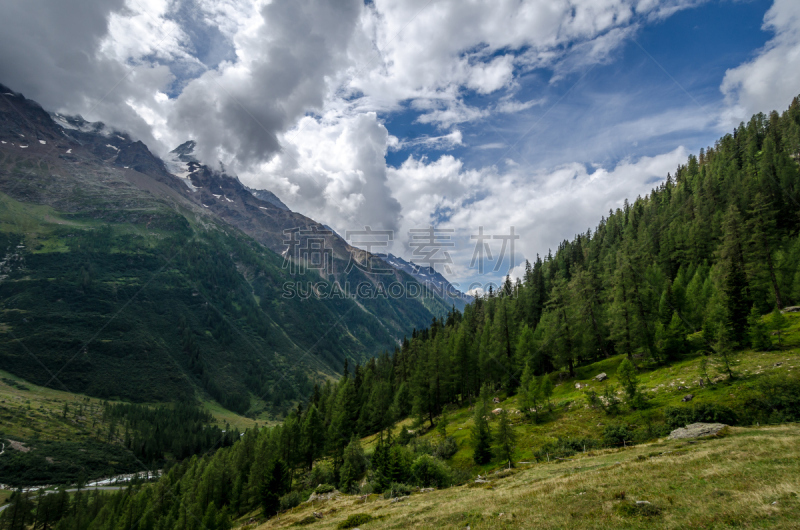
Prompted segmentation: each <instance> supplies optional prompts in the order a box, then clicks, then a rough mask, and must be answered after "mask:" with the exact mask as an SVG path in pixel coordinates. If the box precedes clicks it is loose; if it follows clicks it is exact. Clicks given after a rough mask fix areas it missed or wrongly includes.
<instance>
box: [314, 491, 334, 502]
mask: <svg viewBox="0 0 800 530" xmlns="http://www.w3.org/2000/svg"><path fill="white" fill-rule="evenodd" d="M339 495H341V493H339V491H338V490H333V491H329V492H328V493H312V494H311V496H310V497H309V498H308V502H311V501H329V500H331V499H335V498H336V497H338V496H339Z"/></svg>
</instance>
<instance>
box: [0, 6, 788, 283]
mask: <svg viewBox="0 0 800 530" xmlns="http://www.w3.org/2000/svg"><path fill="white" fill-rule="evenodd" d="M6 10H7V16H5V17H3V18H2V19H0V81H2V82H3V83H5V84H7V85H8V86H10V87H12V88H13V89H15V90H18V91H21V92H23V93H24V94H25V95H26V96H28V97H30V98H32V99H35V100H37V101H39V102H40V103H41V104H42V105H44V106H45V108H48V109H51V110H56V111H59V112H62V113H67V114H83V115H84V116H85V117H86V118H87V119H90V120H102V121H104V122H106V123H107V124H110V125H112V126H114V127H116V128H118V129H120V130H122V131H126V132H128V133H130V134H131V135H132V136H133V137H135V138H137V139H140V140H142V141H144V142H145V143H146V144H147V145H148V146H149V147H150V148H151V149H152V150H153V151H155V152H156V153H158V154H160V155H165V154H166V153H167V152H168V151H169V150H171V149H172V148H174V147H175V146H177V145H179V144H181V143H183V142H184V141H186V140H187V139H193V140H195V141H196V142H197V146H198V147H197V155H198V156H199V157H200V158H201V159H202V160H203V161H205V162H206V163H208V164H210V165H215V166H216V165H217V164H218V163H219V162H222V163H223V164H224V166H225V167H226V168H228V170H229V171H230V172H233V173H235V174H237V175H238V176H239V178H240V179H241V180H242V181H243V182H245V183H246V184H248V185H249V186H251V187H256V188H263V189H269V190H271V191H273V192H274V193H276V194H277V195H278V196H279V197H280V198H281V199H282V200H283V201H284V202H285V203H286V204H287V205H288V206H289V207H290V208H292V209H294V210H296V211H299V212H302V213H304V214H306V215H308V216H309V217H311V218H314V219H316V220H318V221H320V222H323V223H325V224H327V225H329V226H331V227H333V228H334V229H335V230H336V231H337V232H339V233H346V232H347V231H348V230H359V229H363V228H364V227H365V226H371V227H372V228H373V229H376V230H377V229H383V230H394V231H395V234H396V235H395V238H394V246H393V248H391V249H390V250H391V251H392V252H393V253H394V254H397V255H400V256H402V257H405V258H406V259H414V255H413V252H412V250H413V249H412V248H411V247H410V246H409V245H408V241H409V237H408V234H409V230H411V229H415V228H423V227H427V226H430V225H435V226H437V227H439V228H442V229H446V230H452V231H453V232H452V233H453V234H454V237H455V238H456V240H457V241H458V243H459V245H458V246H457V247H456V248H454V249H450V256H451V260H452V265H451V267H450V269H451V272H450V273H447V275H448V276H449V277H450V278H451V279H453V280H455V281H457V282H458V283H459V284H460V285H461V286H462V287H463V286H467V285H469V284H470V283H471V282H473V281H479V282H480V281H484V282H488V281H495V282H497V281H499V280H500V278H501V277H502V275H504V274H506V273H509V272H510V273H511V274H512V275H518V274H519V273H520V270H521V268H520V263H522V262H523V261H524V259H525V258H528V259H534V258H535V256H536V254H537V253H538V254H542V255H544V254H546V253H547V251H548V249H549V248H555V247H556V246H557V245H558V243H559V242H560V241H562V240H564V239H571V238H572V237H573V236H574V235H575V234H576V233H577V232H584V231H585V230H586V229H587V228H590V227H594V226H596V224H597V222H598V220H599V219H600V216H601V215H603V214H605V213H606V212H608V210H609V209H613V208H616V207H618V206H620V205H621V204H622V202H623V201H624V199H626V198H629V199H634V198H635V197H636V196H638V195H643V194H646V193H647V192H648V191H649V190H650V189H651V188H652V187H654V186H655V185H657V184H658V183H659V182H661V181H662V180H663V179H664V178H666V175H667V172H670V171H674V169H675V168H676V167H677V166H678V165H679V164H681V163H684V162H685V160H686V157H687V156H688V155H689V154H690V153H696V152H697V151H699V149H700V148H701V147H705V146H707V145H712V144H713V143H714V141H715V140H717V139H718V138H719V137H720V136H721V135H723V134H725V133H727V132H730V131H731V130H732V129H733V127H734V126H735V125H736V124H737V123H738V122H739V121H740V120H746V119H748V118H749V116H750V115H751V114H753V113H755V112H769V111H771V110H773V109H777V110H779V111H780V110H783V109H785V108H786V107H787V106H788V105H789V103H790V102H791V100H792V98H793V97H794V96H796V95H798V93H800V2H798V1H797V0H757V1H733V0H468V1H467V0H373V1H370V2H364V1H363V0H338V1H336V2H332V1H331V0H135V1H134V0H64V1H63V2H60V3H57V4H53V3H52V2H49V0H8V2H7V6H6ZM31 36H34V37H35V38H33V39H32V38H31ZM32 65H35V68H34V67H32ZM512 226H513V227H514V228H515V231H516V233H517V234H519V237H520V238H519V240H518V241H517V246H516V253H515V259H514V260H513V263H512V262H511V261H510V260H508V259H507V260H506V262H505V263H503V266H502V267H500V269H499V270H498V271H496V272H495V271H493V270H492V269H493V268H494V267H490V268H489V269H490V270H491V272H489V273H484V274H481V273H479V271H478V270H477V269H476V268H475V267H470V261H471V258H472V255H473V253H474V244H473V242H472V240H471V239H470V236H471V235H474V234H476V233H477V232H478V230H479V229H480V227H483V229H484V231H485V233H489V234H493V235H502V234H507V233H508V232H509V230H510V227H512ZM491 242H492V244H493V245H497V247H496V248H495V249H494V252H495V255H496V254H497V253H498V252H499V250H500V249H499V244H500V240H491ZM512 266H513V267H512ZM515 267H516V268H515Z"/></svg>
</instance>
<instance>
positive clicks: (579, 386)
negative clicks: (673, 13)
mask: <svg viewBox="0 0 800 530" xmlns="http://www.w3.org/2000/svg"><path fill="white" fill-rule="evenodd" d="M585 386H586V385H582V384H580V383H575V388H577V389H578V390H580V389H581V388H583V387H585Z"/></svg>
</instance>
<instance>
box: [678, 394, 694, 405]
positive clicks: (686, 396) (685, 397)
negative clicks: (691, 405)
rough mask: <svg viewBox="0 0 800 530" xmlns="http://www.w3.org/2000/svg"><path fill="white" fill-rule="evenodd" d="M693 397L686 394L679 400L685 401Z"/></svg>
mask: <svg viewBox="0 0 800 530" xmlns="http://www.w3.org/2000/svg"><path fill="white" fill-rule="evenodd" d="M693 399H694V396H693V395H692V394H686V395H685V396H683V399H682V400H681V401H683V402H684V403H685V402H687V401H691V400H693Z"/></svg>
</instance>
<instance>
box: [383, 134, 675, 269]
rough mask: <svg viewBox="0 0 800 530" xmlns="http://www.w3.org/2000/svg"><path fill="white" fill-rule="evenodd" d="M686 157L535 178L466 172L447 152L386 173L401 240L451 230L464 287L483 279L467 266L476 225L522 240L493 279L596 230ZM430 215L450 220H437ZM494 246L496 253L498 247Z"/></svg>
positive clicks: (575, 168) (575, 167)
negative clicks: (413, 233) (415, 232)
mask: <svg viewBox="0 0 800 530" xmlns="http://www.w3.org/2000/svg"><path fill="white" fill-rule="evenodd" d="M687 156H688V151H687V150H686V148H684V147H678V148H676V149H674V150H673V151H670V152H668V153H664V154H661V155H657V156H653V157H641V158H639V159H637V160H625V161H623V162H620V163H619V164H617V165H616V166H614V167H612V168H608V169H607V168H602V167H599V168H594V169H593V170H589V169H587V167H586V166H585V165H583V164H575V163H573V164H565V165H563V166H561V167H558V168H556V169H555V170H552V171H547V172H541V173H538V174H536V175H533V176H531V175H529V174H528V173H526V172H525V171H522V170H520V169H519V168H511V169H510V170H509V171H506V172H500V171H498V170H497V169H496V168H483V169H480V170H467V169H465V168H464V166H463V164H462V163H461V161H459V160H458V159H455V158H454V157H452V156H450V155H443V156H442V157H440V158H439V159H438V160H436V161H433V162H428V161H427V160H424V159H414V158H409V159H408V160H407V161H406V162H405V163H404V164H402V165H401V166H400V167H399V168H397V169H391V170H390V171H389V186H390V187H391V188H392V190H393V191H394V193H395V196H396V197H397V198H398V200H399V201H400V204H401V205H402V207H403V220H402V227H401V235H402V234H407V232H408V230H410V229H412V228H420V227H427V226H429V225H431V224H434V225H436V226H438V227H441V228H448V229H453V230H455V231H456V234H457V235H458V240H459V241H460V242H461V245H460V246H459V248H457V249H455V250H454V251H453V252H452V253H451V254H452V255H453V258H454V261H455V262H456V267H455V270H454V278H455V279H456V280H459V281H461V282H462V285H466V284H465V282H467V281H468V280H476V279H480V277H479V276H478V275H477V272H478V271H477V270H476V269H474V268H473V269H470V268H469V267H468V265H469V263H470V261H471V258H472V255H473V252H474V241H471V240H470V238H469V236H470V235H474V234H476V233H477V231H478V229H479V227H483V228H484V233H486V234H493V235H498V234H506V235H507V234H509V232H510V228H511V227H512V226H513V227H514V228H515V232H516V233H517V234H519V235H520V240H519V241H518V242H517V247H516V260H515V263H513V264H511V263H508V261H506V262H505V263H504V264H503V267H502V268H501V270H500V271H499V272H498V273H495V275H494V276H495V278H494V279H496V276H497V275H498V274H499V275H504V274H506V273H507V272H509V267H510V266H512V265H513V266H519V264H520V263H523V262H524V259H525V258H527V259H531V260H532V259H535V256H536V254H537V253H540V254H546V253H547V251H548V249H551V248H555V247H556V246H557V245H558V244H559V243H560V242H561V241H562V240H564V239H571V238H572V237H573V236H574V235H576V234H578V233H583V232H586V230H587V229H588V228H592V227H594V226H596V224H597V221H598V219H599V218H600V216H601V215H605V214H606V213H607V212H608V210H609V209H616V208H618V207H620V206H621V205H622V201H623V199H624V198H625V197H636V196H637V195H645V194H647V193H649V192H650V190H651V189H652V188H653V187H655V186H657V185H658V184H659V183H660V182H662V181H663V180H665V179H666V176H667V173H668V172H670V171H673V170H674V169H675V168H676V167H677V166H678V165H679V164H681V163H685V161H686V157H687ZM434 212H447V215H446V216H444V217H442V216H441V215H440V216H438V217H437V216H436V215H434ZM398 239H400V240H402V237H401V238H398ZM406 240H407V239H406ZM492 244H493V245H495V246H494V250H493V252H494V253H495V255H497V254H499V252H500V243H499V242H493V243H492ZM508 257H509V256H508V255H507V256H506V259H508ZM487 272H488V271H487ZM518 273H519V270H517V271H516V273H515V274H518ZM490 277H491V275H490Z"/></svg>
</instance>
